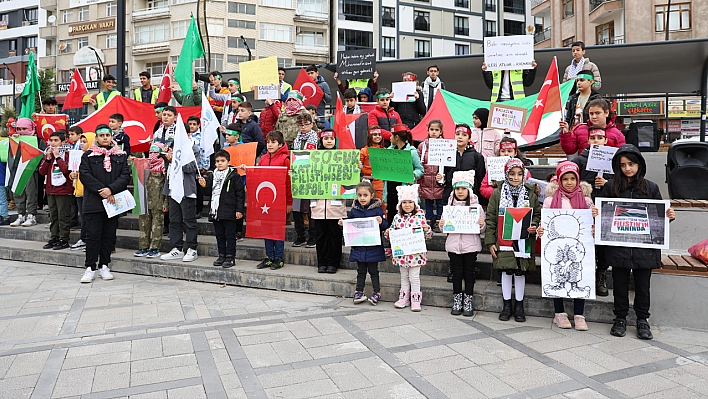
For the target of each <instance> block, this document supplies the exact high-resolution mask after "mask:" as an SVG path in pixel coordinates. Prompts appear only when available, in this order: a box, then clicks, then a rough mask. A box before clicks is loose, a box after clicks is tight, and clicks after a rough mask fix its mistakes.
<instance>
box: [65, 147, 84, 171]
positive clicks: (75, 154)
mask: <svg viewBox="0 0 708 399" xmlns="http://www.w3.org/2000/svg"><path fill="white" fill-rule="evenodd" d="M83 155H84V152H83V151H81V150H69V170H70V171H72V172H76V171H78V170H79V166H81V157H82V156H83Z"/></svg>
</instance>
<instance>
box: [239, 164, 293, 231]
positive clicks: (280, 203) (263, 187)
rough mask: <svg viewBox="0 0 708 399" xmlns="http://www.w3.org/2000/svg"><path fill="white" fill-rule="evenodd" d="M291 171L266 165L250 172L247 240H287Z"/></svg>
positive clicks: (248, 180)
mask: <svg viewBox="0 0 708 399" xmlns="http://www.w3.org/2000/svg"><path fill="white" fill-rule="evenodd" d="M287 179H288V168H287V167H284V166H263V167H257V168H248V171H247V172H246V186H247V187H249V189H248V190H246V196H247V204H248V205H247V209H248V212H247V213H246V237H250V238H265V239H268V240H277V241H284V240H285V207H286V201H285V196H286V194H287V193H286V190H287V185H286V181H287Z"/></svg>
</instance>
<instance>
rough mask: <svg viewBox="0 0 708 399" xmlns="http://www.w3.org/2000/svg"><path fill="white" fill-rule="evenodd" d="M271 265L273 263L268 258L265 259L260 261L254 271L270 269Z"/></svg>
mask: <svg viewBox="0 0 708 399" xmlns="http://www.w3.org/2000/svg"><path fill="white" fill-rule="evenodd" d="M272 264H273V261H272V260H270V259H269V258H265V259H263V260H262V261H261V263H259V264H257V265H256V269H265V268H268V267H270V266H271V265H272Z"/></svg>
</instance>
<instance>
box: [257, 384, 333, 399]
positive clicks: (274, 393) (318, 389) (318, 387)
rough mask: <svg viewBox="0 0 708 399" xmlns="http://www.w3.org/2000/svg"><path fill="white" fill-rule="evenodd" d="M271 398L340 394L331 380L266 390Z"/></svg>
mask: <svg viewBox="0 0 708 399" xmlns="http://www.w3.org/2000/svg"><path fill="white" fill-rule="evenodd" d="M265 391H266V393H267V394H268V397H270V398H287V399H299V398H310V397H313V396H322V395H328V394H333V393H336V392H339V391H338V389H337V386H336V385H335V384H334V382H332V380H330V379H323V380H314V381H306V382H301V383H297V384H290V385H287V386H279V387H276V388H268V389H266V390H265Z"/></svg>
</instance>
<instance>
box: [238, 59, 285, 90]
mask: <svg viewBox="0 0 708 399" xmlns="http://www.w3.org/2000/svg"><path fill="white" fill-rule="evenodd" d="M238 69H239V77H240V78H241V90H242V91H244V92H247V91H251V87H256V86H270V85H278V82H279V80H280V79H279V78H278V57H276V56H273V57H268V58H261V59H258V60H253V61H246V62H242V63H240V64H238Z"/></svg>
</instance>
